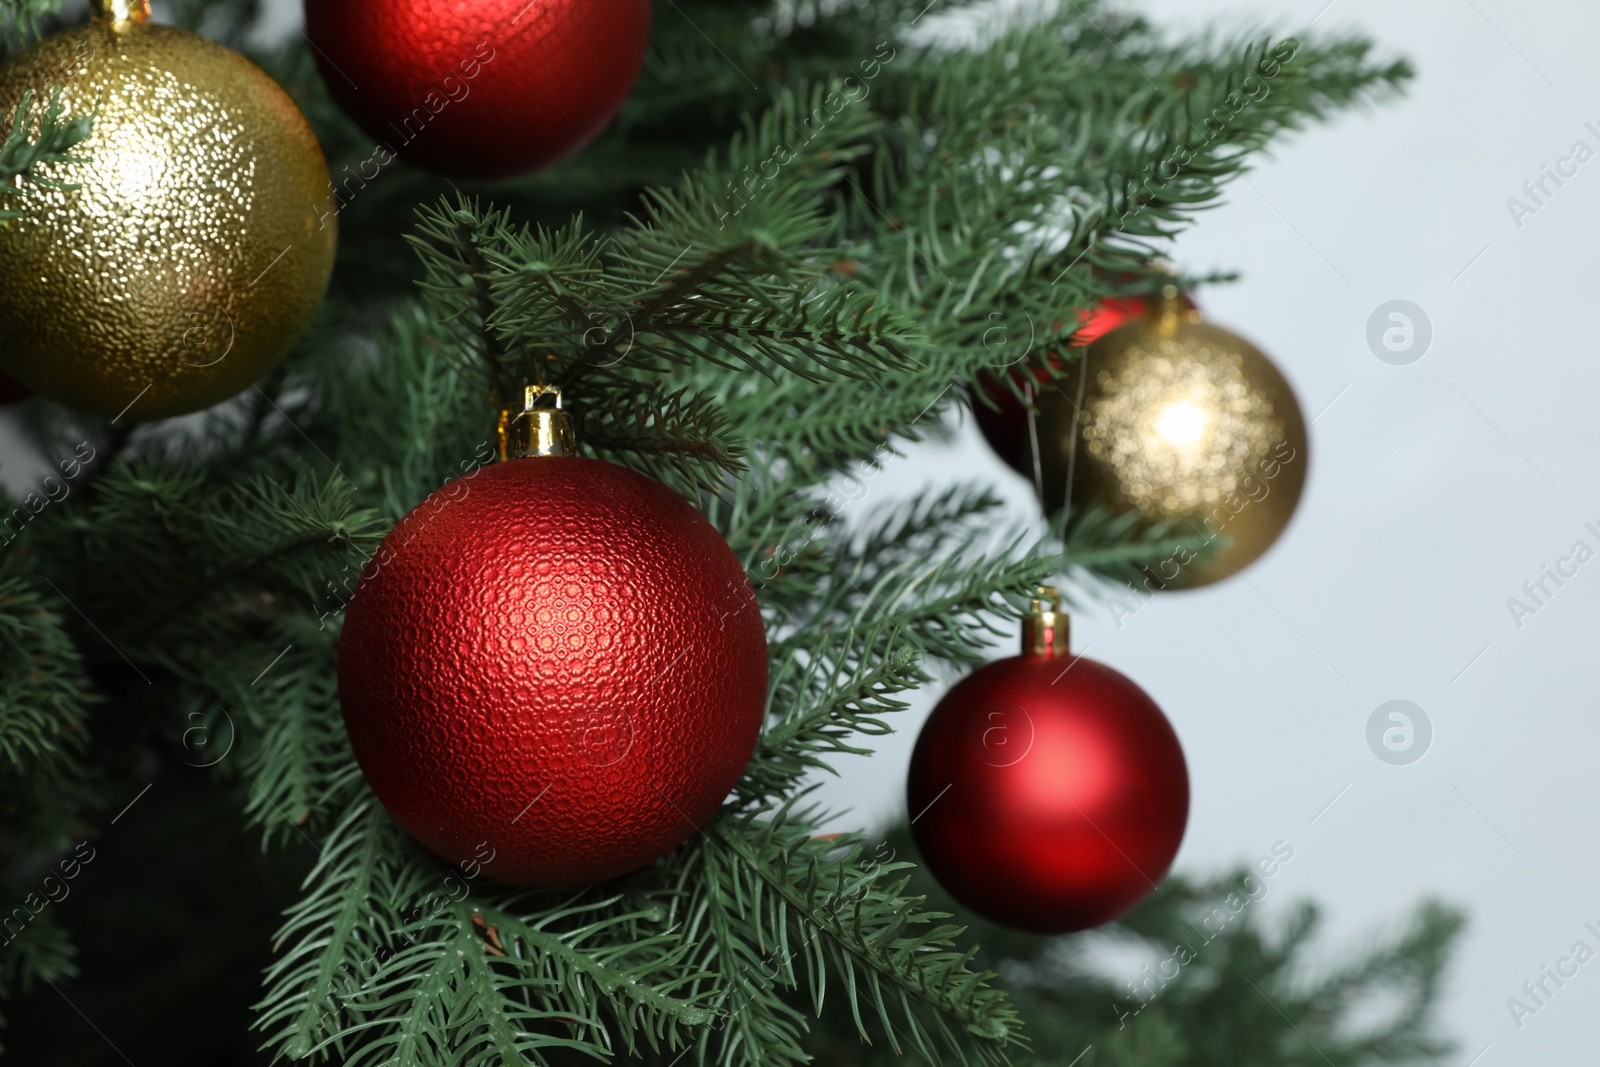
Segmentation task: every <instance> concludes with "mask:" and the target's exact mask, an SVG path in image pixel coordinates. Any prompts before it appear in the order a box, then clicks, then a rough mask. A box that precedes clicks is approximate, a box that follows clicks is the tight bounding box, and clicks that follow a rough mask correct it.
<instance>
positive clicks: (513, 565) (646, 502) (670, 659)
mask: <svg viewBox="0 0 1600 1067" xmlns="http://www.w3.org/2000/svg"><path fill="white" fill-rule="evenodd" d="M534 400H535V397H533V396H530V399H529V410H528V411H527V412H524V413H523V414H522V415H519V416H518V419H517V420H516V422H514V423H513V426H512V429H513V433H514V435H517V434H519V433H522V431H526V433H525V434H522V441H523V444H522V446H521V447H519V448H514V449H513V452H512V454H513V455H524V456H527V457H528V458H513V459H509V460H507V461H505V462H502V463H498V464H495V465H493V466H490V467H487V468H485V469H483V470H481V471H478V472H477V473H475V474H473V475H472V476H470V477H467V478H463V479H461V480H459V481H456V482H453V483H451V484H450V485H447V486H445V487H444V488H443V489H440V490H439V491H438V492H436V493H434V494H433V495H432V496H430V497H429V498H428V499H427V500H424V501H423V502H422V503H421V504H419V505H418V506H417V507H416V509H415V510H413V511H412V512H411V513H410V514H409V515H407V516H406V518H405V519H404V520H403V521H402V522H401V523H400V524H399V525H398V526H396V527H395V528H394V530H393V531H391V532H390V534H389V536H388V537H387V538H385V540H384V543H383V546H382V548H381V549H380V550H379V551H378V554H377V555H376V556H375V557H374V558H373V561H372V563H371V564H370V566H369V567H368V569H367V571H366V572H365V574H364V575H363V579H364V582H363V584H362V585H361V587H360V588H359V589H358V590H357V592H356V595H355V597H354V598H353V599H352V600H351V602H350V606H349V609H348V611H347V614H346V619H345V624H344V632H343V635H342V637H341V640H340V645H339V699H340V703H341V705H342V706H343V709H344V720H345V726H346V729H347V731H348V733H349V735H350V745H351V748H352V749H353V750H354V752H355V756H356V760H357V761H358V762H359V763H360V765H361V769H362V771H363V772H364V773H365V775H366V778H367V782H368V784H369V785H371V787H372V791H373V792H374V793H375V794H376V795H377V797H378V799H379V800H381V801H382V802H383V804H384V806H385V807H386V808H388V809H389V812H390V813H391V814H392V815H393V816H394V817H395V819H396V820H397V821H398V822H399V823H400V825H402V826H403V827H405V828H406V830H407V831H409V832H410V833H411V834H412V835H413V836H414V837H416V838H417V839H418V840H419V841H421V842H422V843H423V844H425V845H427V846H428V847H429V848H430V849H432V850H433V851H435V852H437V853H438V854H439V855H441V856H443V857H445V858H446V859H449V860H452V861H454V862H464V861H466V860H469V859H472V858H474V857H475V856H476V857H478V858H481V857H482V856H485V855H488V856H492V858H491V859H490V860H489V862H488V863H486V864H485V865H484V869H485V870H486V871H487V872H488V874H489V875H490V876H491V877H494V878H499V879H502V880H505V881H510V882H518V883H521V884H524V885H536V886H574V885H583V884H587V883H589V882H595V881H601V880H604V879H607V878H612V877H615V876H617V875H621V874H625V873H627V872H629V871H632V870H636V869H638V868H639V867H642V866H644V865H646V864H648V863H650V862H651V861H652V860H655V859H656V858H658V857H660V856H662V855H664V854H665V853H667V852H668V851H670V850H671V849H672V848H673V847H675V846H676V845H678V844H680V843H682V842H683V841H684V840H686V839H687V838H689V837H690V836H692V835H693V834H694V833H695V831H696V829H697V828H698V827H699V826H701V825H703V824H704V823H705V822H706V821H707V820H708V819H710V818H711V817H712V815H714V814H715V813H716V811H717V809H718V807H719V806H720V805H721V804H722V802H723V801H724V800H725V799H726V797H727V795H728V792H729V791H730V790H731V789H732V788H733V786H734V785H735V783H736V782H737V781H738V779H739V776H740V774H741V773H742V772H743V770H744V766H745V764H746V763H747V762H748V760H749V758H750V754H751V752H752V751H753V750H754V748H755V744H756V739H757V736H758V734H759V733H760V730H761V723H762V719H763V715H764V708H765V703H766V695H767V646H766V633H765V630H764V628H763V625H762V621H761V614H760V610H759V608H758V606H757V604H756V600H755V595H754V594H753V593H752V592H751V589H750V585H749V583H748V581H747V580H746V578H745V574H744V569H743V568H742V567H741V566H740V564H739V561H738V559H737V558H736V557H735V556H734V554H733V552H732V551H731V550H730V549H729V548H728V545H727V543H726V542H725V541H723V539H722V537H721V536H720V535H719V534H718V533H717V531H716V530H715V529H714V528H713V527H712V526H711V524H710V523H709V522H707V521H706V520H705V518H704V517H702V516H701V515H700V513H699V512H697V511H695V510H694V509H693V508H692V507H690V506H689V505H688V504H687V503H686V502H684V500H683V499H682V498H680V497H679V496H677V494H675V493H673V492H672V491H671V490H669V489H667V488H666V487H665V486H663V485H661V484H660V483H659V482H656V481H652V480H651V479H649V478H646V477H644V476H642V475H639V474H636V473H634V472H633V471H630V470H627V469H626V468H623V467H619V466H616V465H614V464H610V463H604V462H601V461H599V460H594V459H585V458H582V457H579V456H575V455H568V454H563V453H565V452H570V451H571V449H572V447H573V446H572V436H571V429H570V427H571V422H570V418H569V417H568V416H567V415H566V413H565V412H561V411H559V410H551V409H548V408H545V407H536V406H535V403H534ZM541 403H542V401H541ZM541 453H542V454H541Z"/></svg>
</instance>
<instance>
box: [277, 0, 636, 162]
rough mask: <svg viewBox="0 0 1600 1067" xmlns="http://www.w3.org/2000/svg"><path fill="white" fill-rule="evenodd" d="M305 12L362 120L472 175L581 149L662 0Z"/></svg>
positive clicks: (326, 74) (330, 1) (609, 108)
mask: <svg viewBox="0 0 1600 1067" xmlns="http://www.w3.org/2000/svg"><path fill="white" fill-rule="evenodd" d="M305 17H306V37H307V38H308V39H309V40H310V42H311V44H312V51H313V53H314V54H315V55H316V59H317V65H318V66H319V67H320V68H321V70H322V77H323V80H324V81H325V82H326V83H327V86H328V92H329V93H330V94H331V95H332V96H333V98H334V99H335V100H336V101H338V103H339V105H340V106H341V107H343V108H344V110H345V112H346V113H347V114H349V116H350V117H351V118H352V119H354V120H355V121H356V124H357V125H359V126H360V127H361V128H362V129H363V130H364V131H366V133H367V134H368V135H369V136H371V137H372V138H374V139H375V140H376V141H377V142H378V143H379V145H380V146H386V147H387V148H389V149H391V150H393V151H395V152H398V153H399V154H400V155H401V156H402V157H404V158H406V159H407V160H410V161H411V162H413V163H416V164H418V165H419V166H423V167H427V168H428V169H429V170H433V171H436V172H438V173H440V174H446V175H450V176H453V177H460V178H496V177H503V176H505V175H509V174H520V173H522V172H524V171H528V170H532V169H534V168H536V167H542V166H545V165H546V164H549V163H553V162H555V161H556V160H558V159H560V158H561V157H563V156H566V155H568V154H570V153H572V152H575V151H577V150H578V149H579V148H582V147H583V146H584V145H585V144H587V143H588V142H589V141H590V139H592V138H593V137H594V136H595V135H596V134H597V133H599V132H600V130H601V129H602V128H604V127H605V124H606V123H608V122H610V121H611V118H612V116H613V115H615V114H616V113H617V109H618V108H620V107H621V106H622V102H623V100H625V99H626V98H627V96H628V91H629V90H630V89H631V88H632V87H633V82H634V79H635V78H636V77H638V74H639V66H640V64H641V63H642V62H643V60H644V50H645V45H646V44H647V43H648V41H649V37H650V0H306V5H305ZM385 162H387V160H386V159H381V158H375V163H376V165H379V166H381V165H382V164H383V163H385ZM366 177H367V178H370V177H371V175H367V176H366ZM339 181H340V178H339V176H338V175H335V176H334V182H335V184H336V185H337V184H338V183H339Z"/></svg>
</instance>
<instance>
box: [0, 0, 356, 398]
mask: <svg viewBox="0 0 1600 1067" xmlns="http://www.w3.org/2000/svg"><path fill="white" fill-rule="evenodd" d="M106 2H107V6H106V7H105V8H104V9H103V10H101V11H99V12H97V14H96V15H95V17H94V18H93V19H92V20H91V21H90V22H89V23H88V24H87V25H85V26H80V27H78V28H76V29H71V30H66V31H64V32H62V33H58V34H56V35H54V36H52V37H49V38H47V39H45V40H43V41H41V42H39V43H38V44H36V45H34V46H33V47H32V48H30V49H28V50H27V51H25V52H23V53H21V54H20V55H18V56H16V57H15V58H13V59H12V60H10V61H9V62H7V63H6V64H5V65H4V66H0V115H4V116H6V117H7V118H9V117H10V116H11V115H12V114H13V113H14V112H15V110H16V108H17V105H18V103H19V101H20V100H21V99H22V96H23V94H24V93H25V92H26V91H28V90H30V89H31V90H33V93H34V99H35V102H36V105H37V103H38V102H42V101H45V100H48V99H49V95H50V92H51V88H52V86H55V85H62V86H64V87H65V91H64V93H63V96H62V101H63V103H64V104H65V105H66V113H67V114H68V115H91V116H93V123H94V124H93V130H92V132H91V133H90V135H89V137H88V138H87V139H86V140H84V141H83V142H82V143H81V144H80V145H78V146H77V147H76V148H75V149H74V150H73V154H74V155H77V156H82V157H87V161H85V162H81V163H53V164H40V165H38V167H37V168H36V169H37V171H38V176H39V177H42V178H47V179H50V180H51V181H52V182H57V183H62V184H64V185H70V186H75V188H60V187H40V186H38V185H33V186H30V187H29V188H27V189H26V190H23V191H22V192H21V195H14V196H7V197H5V205H6V207H7V208H8V209H11V210H14V211H18V212H20V213H21V217H20V218H16V219H13V220H11V221H9V222H3V223H0V367H3V368H4V369H5V371H6V372H7V373H9V374H11V375H12V376H13V377H15V378H16V379H17V380H19V381H21V382H22V383H23V384H24V385H26V386H28V387H29V388H31V389H33V390H34V391H35V392H38V393H40V394H42V395H44V396H47V397H49V398H51V399H53V400H57V401H60V402H61V403H63V404H67V405H69V406H71V407H74V408H78V409H80V410H82V411H87V412H92V413H95V414H101V415H111V416H116V415H118V414H120V413H122V412H124V411H126V412H127V413H128V415H129V417H131V418H134V419H155V418H164V417H166V416H169V415H180V414H183V413H185V412H190V411H197V410H199V409H200V408H204V407H207V406H209V405H211V404H214V403H216V402H217V401H219V400H224V399H226V398H227V397H229V396H232V395H233V394H234V393H237V392H239V391H240V390H241V389H244V388H245V387H246V386H248V385H249V384H250V383H251V382H253V381H255V380H256V379H257V378H259V377H261V376H262V375H263V374H265V373H266V372H267V371H269V370H270V369H272V367H274V366H275V365H276V364H277V363H278V362H279V361H280V360H282V359H283V357H284V356H286V355H287V354H288V352H289V349H290V348H291V347H292V346H293V344H294V342H295V340H296V339H297V338H298V337H299V336H300V334H301V333H303V332H304V331H305V329H306V327H307V326H308V325H309V324H310V321H311V316H312V314H313V312H314V311H315V310H316V307H317V305H318V304H319V303H320V302H321V300H322V296H323V293H324V292H325V290H326V289H327V285H328V276H329V274H330V273H331V271H332V269H333V253H334V244H335V230H334V210H333V202H332V188H331V185H330V182H329V179H328V168H327V164H326V163H324V162H323V158H322V151H321V149H320V147H319V146H318V144H317V140H316V137H315V136H314V135H313V134H312V132H311V128H310V126H308V125H307V124H306V120H305V116H303V115H302V114H300V111H299V109H298V108H296V107H295V105H294V102H293V101H292V100H290V99H289V95H288V94H287V93H285V92H284V91H283V89H282V88H280V87H279V86H278V84H277V83H276V82H274V81H273V80H272V79H271V78H270V77H268V76H267V74H266V73H265V72H264V71H262V70H261V69H260V68H259V67H257V66H256V65H255V64H253V63H251V62H250V61H249V60H247V59H245V58H244V57H243V56H241V55H239V54H238V53H236V52H231V51H229V50H228V49H226V48H223V47H222V46H221V45H218V44H215V43H213V42H211V41H208V40H206V39H205V38H204V37H200V36H197V35H195V34H192V33H189V32H187V31H185V30H180V29H177V28H174V27H171V26H158V25H154V24H151V23H149V22H147V21H145V20H146V18H147V17H148V7H147V6H146V4H147V0H106ZM17 181H18V183H19V185H20V183H21V179H18V180H17Z"/></svg>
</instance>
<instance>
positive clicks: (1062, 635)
mask: <svg viewBox="0 0 1600 1067" xmlns="http://www.w3.org/2000/svg"><path fill="white" fill-rule="evenodd" d="M1070 631H1071V623H1070V621H1069V620H1068V618H1067V614H1066V612H1064V611H1062V610H1061V593H1060V591H1059V590H1057V589H1056V588H1055V587H1054V586H1050V585H1041V586H1039V587H1038V588H1037V589H1035V590H1034V594H1033V601H1032V602H1031V603H1030V604H1029V605H1028V613H1027V614H1026V615H1024V616H1023V617H1022V654H1023V655H1024V656H1044V657H1046V658H1051V657H1055V656H1065V655H1067V653H1068V649H1069V647H1070V645H1071V632H1070Z"/></svg>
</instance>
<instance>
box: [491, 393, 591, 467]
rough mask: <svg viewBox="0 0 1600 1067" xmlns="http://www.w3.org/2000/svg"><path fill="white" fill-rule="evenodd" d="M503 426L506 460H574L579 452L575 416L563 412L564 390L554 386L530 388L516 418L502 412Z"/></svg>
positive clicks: (503, 450)
mask: <svg viewBox="0 0 1600 1067" xmlns="http://www.w3.org/2000/svg"><path fill="white" fill-rule="evenodd" d="M507 416H509V419H508V417H507ZM500 422H501V426H502V428H503V429H502V433H503V437H502V439H501V445H500V451H501V456H502V458H505V459H527V458H530V457H533V456H570V455H572V454H573V453H575V452H577V451H578V434H577V429H576V426H575V424H574V422H573V419H572V413H571V412H568V411H563V410H562V409H561V390H560V389H558V388H556V387H555V386H553V385H530V386H528V387H527V388H526V389H525V390H523V395H522V410H521V411H519V412H517V413H516V414H515V415H510V413H509V412H501V419H500Z"/></svg>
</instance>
